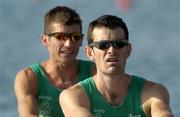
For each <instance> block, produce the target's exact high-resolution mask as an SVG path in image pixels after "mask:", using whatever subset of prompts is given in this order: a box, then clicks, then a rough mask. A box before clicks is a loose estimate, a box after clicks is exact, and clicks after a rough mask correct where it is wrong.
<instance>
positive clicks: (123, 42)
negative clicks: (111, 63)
mask: <svg viewBox="0 0 180 117" xmlns="http://www.w3.org/2000/svg"><path fill="white" fill-rule="evenodd" d="M127 45H128V40H127V39H116V40H102V41H97V42H93V43H91V44H90V47H96V48H98V49H100V50H104V49H108V48H109V47H110V46H113V47H114V48H116V49H121V48H123V47H124V46H127Z"/></svg>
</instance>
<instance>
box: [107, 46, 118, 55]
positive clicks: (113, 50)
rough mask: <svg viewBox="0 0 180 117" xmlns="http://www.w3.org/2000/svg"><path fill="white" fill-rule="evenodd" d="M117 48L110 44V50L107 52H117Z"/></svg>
mask: <svg viewBox="0 0 180 117" xmlns="http://www.w3.org/2000/svg"><path fill="white" fill-rule="evenodd" d="M116 50H117V49H116V48H114V47H113V46H112V45H110V47H109V48H108V50H107V52H108V53H109V54H110V53H111V54H112V53H115V52H116Z"/></svg>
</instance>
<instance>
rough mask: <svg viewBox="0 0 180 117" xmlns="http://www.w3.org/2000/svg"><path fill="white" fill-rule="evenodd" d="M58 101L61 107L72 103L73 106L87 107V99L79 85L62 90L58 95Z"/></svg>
mask: <svg viewBox="0 0 180 117" xmlns="http://www.w3.org/2000/svg"><path fill="white" fill-rule="evenodd" d="M59 101H60V103H61V104H62V105H64V104H68V103H73V104H75V105H76V104H78V105H80V106H86V107H88V97H87V95H86V93H85V91H84V89H83V88H82V87H81V86H80V85H79V84H76V85H75V86H73V87H70V88H68V89H66V90H63V91H62V93H61V94H60V97H59Z"/></svg>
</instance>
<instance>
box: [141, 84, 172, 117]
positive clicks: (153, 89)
mask: <svg viewBox="0 0 180 117" xmlns="http://www.w3.org/2000/svg"><path fill="white" fill-rule="evenodd" d="M149 84H150V85H147V86H146V89H145V90H144V92H146V93H145V94H146V95H144V97H146V98H147V97H148V100H146V102H148V103H149V104H148V106H147V108H149V110H150V112H149V115H148V116H151V117H173V114H172V111H171V109H170V105H169V93H168V90H167V89H166V88H165V87H164V86H163V85H161V84H157V83H149Z"/></svg>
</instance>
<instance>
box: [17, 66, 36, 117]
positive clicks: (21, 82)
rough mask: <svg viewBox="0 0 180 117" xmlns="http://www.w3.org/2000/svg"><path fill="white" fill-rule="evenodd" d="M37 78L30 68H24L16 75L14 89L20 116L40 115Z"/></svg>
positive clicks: (34, 116) (32, 116)
mask: <svg viewBox="0 0 180 117" xmlns="http://www.w3.org/2000/svg"><path fill="white" fill-rule="evenodd" d="M36 80H37V78H36V75H35V74H34V72H33V71H32V70H31V69H30V68H27V69H24V70H22V71H20V72H19V73H17V75H16V79H15V84H14V90H15V95H16V97H17V102H18V111H19V117H38V109H37V101H36V83H37V81H36Z"/></svg>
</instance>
